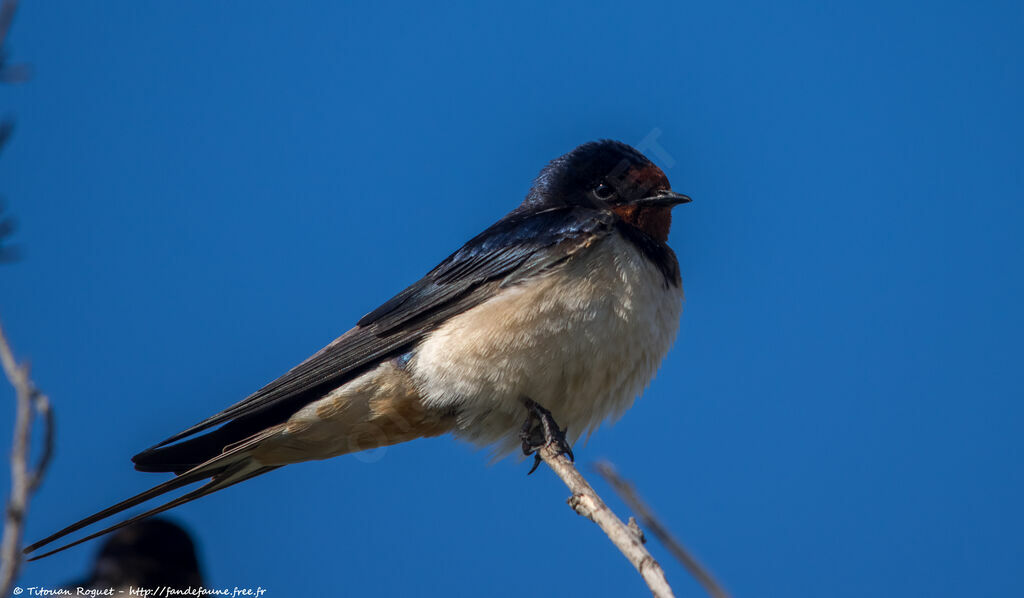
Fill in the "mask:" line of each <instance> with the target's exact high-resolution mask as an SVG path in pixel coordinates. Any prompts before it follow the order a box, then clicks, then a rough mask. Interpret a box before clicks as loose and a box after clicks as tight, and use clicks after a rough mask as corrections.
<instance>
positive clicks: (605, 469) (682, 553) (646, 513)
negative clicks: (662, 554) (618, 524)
mask: <svg viewBox="0 0 1024 598" xmlns="http://www.w3.org/2000/svg"><path fill="white" fill-rule="evenodd" d="M595 469H596V470H597V473H599V474H601V477H603V478H604V479H605V481H606V482H608V483H609V484H610V485H611V487H612V488H614V489H615V492H616V493H618V495H619V497H620V498H621V499H622V500H623V501H624V502H625V503H626V504H627V505H629V508H630V509H632V511H633V512H634V513H636V514H637V516H638V517H640V521H641V522H642V523H643V526H644V527H645V528H647V529H648V530H650V532H651V533H652V534H654V535H655V537H657V538H658V541H659V542H661V543H662V544H663V545H665V548H668V550H669V552H671V553H672V556H674V557H676V559H678V560H679V562H680V563H682V564H683V566H684V567H686V570H687V571H689V572H690V575H693V576H694V577H695V578H696V579H697V581H699V582H700V585H702V586H704V589H705V590H707V593H708V594H710V595H711V596H712V597H713V598H729V594H728V593H726V591H725V590H724V589H722V586H721V585H720V584H719V583H718V582H717V581H715V578H714V577H712V576H711V573H710V572H709V571H708V570H707V569H705V568H704V566H702V565H701V564H700V563H699V562H697V559H695V558H694V557H693V555H692V554H690V552H689V551H688V550H686V548H685V547H684V546H683V545H682V544H681V543H680V542H679V541H678V540H676V539H675V538H674V537H673V536H672V533H671V532H669V531H668V528H666V527H665V526H664V525H662V524H661V521H659V520H658V518H657V517H656V516H655V515H654V512H653V511H651V508H650V507H648V506H647V503H645V502H644V501H643V500H642V499H641V498H640V496H639V495H638V494H637V492H636V487H634V486H633V484H632V483H631V482H629V481H628V480H625V479H623V478H622V477H621V476H620V475H619V473H618V472H617V471H616V470H615V467H613V466H612V464H611V463H608V462H607V461H601V462H599V463H598V464H597V465H596V466H595Z"/></svg>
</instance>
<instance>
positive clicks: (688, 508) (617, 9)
mask: <svg viewBox="0 0 1024 598" xmlns="http://www.w3.org/2000/svg"><path fill="white" fill-rule="evenodd" d="M1022 25H1024V9H1022V7H1021V4H1020V3H1019V2H987V3H981V4H979V3H968V2H938V3H931V4H929V5H927V6H925V5H922V4H920V3H911V2H901V1H897V2H874V1H869V2H847V3H818V2H782V3H745V2H733V1H727V2H719V3H664V4H658V3H642V2H640V3H636V2H634V3H628V4H602V3H579V4H559V3H554V4H552V3H532V4H521V5H519V6H518V7H516V8H508V7H507V6H504V7H501V8H485V7H477V6H472V5H467V4H450V5H447V6H446V7H440V6H434V5H429V6H428V5H419V4H408V5H405V4H380V5H378V6H376V7H373V8H369V7H347V6H342V4H341V3H326V2H321V3H295V4H292V3H281V2H248V3H242V2H231V3H229V2H223V3H199V2H177V3H156V2H149V3H137V2H107V3H103V4H102V5H98V4H93V3H83V2H44V3H34V2H26V3H22V6H21V9H20V12H19V14H18V17H17V20H16V22H15V24H14V27H13V29H12V32H11V38H10V50H11V51H12V52H13V57H14V58H15V59H16V60H19V61H26V62H30V63H31V64H32V65H33V68H34V78H33V80H32V81H31V82H29V83H27V84H25V85H21V86H17V87H12V86H4V87H3V88H0V108H2V110H3V112H4V113H8V114H10V115H12V116H14V117H16V119H17V129H16V131H15V135H14V137H13V138H12V139H11V142H10V144H9V145H8V147H7V148H6V149H5V151H4V153H3V155H2V156H0V193H2V194H3V195H4V196H5V197H6V198H7V200H8V206H9V209H10V210H11V211H12V212H13V213H14V214H15V215H16V216H17V218H18V220H19V223H20V228H19V232H18V235H17V240H18V242H19V244H20V245H21V247H22V250H23V256H24V257H23V259H22V260H21V261H20V262H19V263H16V264H14V265H8V266H2V267H0V318H2V321H3V323H4V325H5V327H6V329H7V330H8V333H9V335H10V337H11V339H12V341H13V342H14V343H15V345H16V348H17V350H18V352H19V354H20V355H21V356H23V357H26V358H29V359H31V361H32V363H33V367H34V373H35V377H36V379H37V382H38V383H39V384H40V385H41V386H42V387H43V388H45V390H46V391H47V392H48V393H49V394H50V395H51V397H52V400H53V402H54V404H55V407H56V410H57V415H58V418H59V419H58V421H59V428H58V451H59V452H58V454H57V457H56V460H55V462H54V464H53V467H52V469H51V470H50V473H49V476H48V478H47V479H46V482H45V485H44V486H43V488H42V489H41V491H40V493H39V494H38V496H37V498H36V500H35V502H34V503H33V505H32V512H31V520H30V522H29V526H28V536H29V538H30V539H35V538H37V537H40V536H42V535H45V534H48V533H50V532H51V531H53V530H54V529H56V528H58V527H61V526H63V525H65V524H67V523H69V522H71V521H73V520H75V519H77V518H79V517H81V516H84V515H86V514H88V513H91V512H92V511H94V510H97V509H98V508H101V507H104V506H106V505H107V504H109V503H111V502H113V501H115V500H118V499H120V498H123V497H126V496H128V495H130V494H133V493H135V492H137V491H139V490H141V489H143V488H145V487H147V486H149V485H150V484H152V483H154V482H155V481H159V480H160V479H163V478H161V477H160V476H159V475H146V474H141V473H136V472H134V471H133V470H132V468H131V466H130V463H129V461H128V457H129V456H130V455H132V454H133V453H135V452H137V451H138V450H139V449H142V448H145V447H147V446H149V445H150V444H152V443H153V442H154V441H156V440H159V439H162V438H164V437H166V436H167V435H169V434H170V433H173V432H176V431H178V430H179V429H181V428H183V427H185V426H187V425H190V424H192V423H194V422H195V421H198V420H199V419H201V418H203V417H205V416H206V415H208V414H210V413H212V412H214V411H217V410H219V409H220V408H222V407H224V406H226V405H228V404H230V403H233V402H235V401H236V400H238V399H240V398H242V397H243V396H245V395H246V394H248V393H249V392H251V391H252V390H254V389H256V388H258V387H259V386H261V385H262V384H263V383H265V382H267V381H269V380H270V379H272V378H274V377H276V376H277V375H278V374H280V373H282V372H283V371H284V370H286V369H287V368H289V367H290V366H292V365H293V364H295V363H297V362H298V361H300V360H301V359H303V358H304V357H306V356H307V355H308V354H309V353H311V352H312V351H314V350H316V349H318V348H320V347H321V346H322V345H324V344H326V343H327V342H328V341H330V340H331V339H333V338H334V337H335V336H336V335H338V334H340V333H341V332H343V331H345V330H346V329H347V328H349V327H350V326H351V325H352V324H353V323H354V322H355V321H356V319H358V318H359V317H360V316H361V315H363V314H364V313H366V312H368V311H370V310H371V309H373V308H374V307H376V306H377V305H378V304H379V303H380V302H382V301H384V300H385V299H387V298H388V297H390V296H391V295H392V294H393V293H395V292H397V291H398V290H400V289H402V288H403V287H404V286H405V285H406V284H408V283H410V282H412V281H413V280H415V279H416V278H418V277H419V276H420V275H421V274H423V273H424V272H425V271H426V270H428V269H429V268H430V267H432V266H433V265H434V264H436V263H437V262H438V261H440V260H441V259H442V258H444V257H445V256H446V255H447V254H448V253H450V252H451V251H453V250H454V249H456V248H457V247H458V246H459V245H460V244H461V243H462V242H464V241H465V240H467V239H468V238H469V237H471V236H472V235H473V234H475V233H476V232H478V231H480V230H482V229H483V228H484V227H485V226H487V225H488V224H490V223H491V222H493V221H494V220H496V219H497V218H499V217H500V216H502V215H503V214H504V213H505V212H507V211H508V210H509V209H511V208H512V207H514V206H515V205H516V204H517V203H518V202H519V201H520V200H521V199H522V197H523V196H524V195H525V193H526V191H527V188H528V186H529V184H530V181H531V179H532V177H533V176H534V175H535V174H536V172H537V171H538V170H539V169H540V168H541V166H542V165H543V164H544V163H545V162H546V161H547V160H549V159H551V158H554V157H556V156H558V155H559V154H561V153H563V152H565V151H567V150H569V149H571V148H572V147H574V146H575V145H577V144H579V143H582V142H584V141H588V140H592V139H597V138H605V137H607V138H615V139H620V140H622V141H625V142H628V143H634V144H637V143H640V142H641V141H642V140H644V139H645V138H648V137H649V136H651V135H653V136H654V138H656V140H657V143H658V144H659V145H660V146H661V147H663V148H664V149H665V154H664V155H662V156H652V157H656V158H657V161H658V162H659V163H660V164H661V165H662V166H663V167H664V169H665V171H666V173H667V174H668V176H669V178H670V180H671V181H672V183H673V186H674V188H675V189H677V190H678V191H681V192H684V193H687V194H689V195H691V196H692V197H693V198H694V202H693V203H692V204H690V205H687V206H683V207H681V208H679V209H677V210H676V219H675V226H674V228H673V231H672V235H671V240H670V241H671V244H672V245H673V247H674V248H675V250H676V252H677V253H678V255H679V257H680V263H681V268H682V272H683V279H684V286H685V288H686V291H687V301H686V306H685V309H684V314H683V320H682V327H681V330H680V335H679V339H678V341H677V342H676V345H675V347H674V349H673V350H672V352H671V353H670V354H669V356H668V358H667V359H666V361H665V363H664V364H663V366H662V368H661V370H660V372H659V374H658V376H657V378H656V380H655V382H654V383H653V385H652V386H651V387H650V389H649V390H648V391H647V392H646V394H645V395H644V396H643V398H642V399H641V400H640V401H639V402H638V403H637V404H636V406H635V407H634V408H633V409H632V410H631V411H629V412H628V413H627V414H626V416H625V417H624V418H623V419H622V420H621V421H620V422H619V423H617V424H616V425H615V426H614V427H605V428H602V429H601V430H600V431H599V432H598V433H596V434H595V435H594V436H593V438H592V439H591V441H590V442H589V444H587V445H585V446H579V447H577V451H576V454H577V457H578V459H579V461H580V462H581V463H582V464H583V465H586V464H588V463H592V462H593V461H594V460H596V459H598V458H608V459H611V460H612V461H613V462H614V463H616V465H617V466H618V468H619V469H620V470H621V471H622V472H623V473H624V474H625V475H627V476H628V477H630V478H632V479H633V480H634V481H635V482H636V483H637V485H638V486H639V488H640V489H641V490H642V493H643V494H644V496H645V497H646V499H647V500H648V501H649V502H650V503H651V504H652V505H653V506H654V507H655V509H656V510H657V511H658V512H659V513H660V514H661V515H662V516H663V518H664V520H665V522H666V523H667V524H668V525H669V526H670V527H671V528H672V529H673V530H675V531H676V532H677V533H678V535H679V536H680V537H681V538H682V539H683V540H684V541H685V542H686V543H687V544H688V545H689V546H690V547H691V548H692V550H693V551H694V552H695V553H696V554H697V555H698V556H699V557H700V558H701V560H703V561H704V562H705V563H706V564H707V565H708V566H709V567H710V568H711V569H712V570H713V571H714V572H715V573H716V574H717V576H718V577H720V578H721V580H722V581H723V583H724V584H725V585H726V586H727V587H728V588H729V589H730V590H731V591H732V592H733V593H734V594H735V595H736V596H823V595H827V596H864V595H893V596H896V595H899V596H964V595H972V596H1005V595H1010V594H1012V593H1013V592H1015V591H1019V588H1020V587H1021V585H1022V584H1024V572H1022V569H1021V566H1020V562H1019V559H1020V554H1021V551H1022V548H1024V547H1022V541H1021V538H1022V537H1024V515H1022V513H1021V509H1020V505H1022V504H1024V474H1022V467H1021V463H1022V460H1024V450H1022V448H1024V440H1022V434H1021V430H1022V428H1024V405H1022V401H1021V383H1022V379H1021V378H1022V377H1021V365H1020V364H1021V359H1022V358H1024V354H1022V353H1024V352H1022V348H1021V340H1020V339H1021V338H1022V333H1024V330H1022V329H1024V325H1022V324H1024V322H1022V317H1021V311H1020V303H1021V300H1022V297H1024V276H1022V272H1024V268H1022V267H1021V262H1022V258H1024V245H1022V243H1021V240H1020V231H1021V225H1022V216H1024V202H1022V200H1024V180H1022V174H1021V173H1022V168H1021V166H1022V164H1021V158H1022V147H1021V145H1022V141H1021V140H1022V139H1024V117H1022V110H1021V106H1024V80H1022V74H1021V73H1022V72H1024V68H1022V67H1024V64H1022V62H1024V61H1022V59H1024V41H1022V40H1024V27H1022ZM10 398H11V393H10V392H9V390H8V389H6V388H4V389H2V390H0V399H2V400H3V401H4V402H5V403H7V404H8V407H7V408H6V410H7V412H8V413H13V408H12V407H10V402H9V400H10ZM5 421H7V420H5ZM8 428H9V426H6V425H5V426H0V443H2V444H3V445H4V446H7V444H8V443H9V430H8ZM526 470H527V465H526V464H524V463H519V462H516V461H514V460H507V461H504V462H501V463H499V464H497V465H493V466H489V465H488V458H487V454H486V453H485V452H481V451H474V450H473V449H472V448H471V447H469V446H467V445H464V444H462V443H459V442H456V441H454V440H451V439H449V438H442V439H433V440H425V441H419V442H415V443H412V444H408V445H403V446H398V447H393V448H390V449H388V450H387V451H386V452H384V453H378V454H375V455H373V456H372V458H354V457H346V458H340V459H335V460H332V461H326V462H318V463H311V464H303V465H299V466H294V467H289V468H286V469H284V470H279V471H277V472H275V473H273V474H271V475H268V476H264V477H263V478H260V479H257V480H253V481H251V482H248V483H246V484H245V485H242V486H238V487H235V488H232V489H229V490H227V491H225V492H223V493H220V494H218V495H216V496H213V497H209V498H207V499H205V500H203V501H200V502H198V503H193V504H192V505H188V506H186V507H184V508H181V509H179V510H177V511H175V512H174V517H175V518H176V520H177V521H179V522H182V523H184V524H186V525H187V526H189V527H190V529H192V530H193V531H194V532H196V534H197V536H198V539H197V541H198V543H199V545H200V549H201V553H202V558H203V561H204V563H205V568H206V572H207V576H208V578H209V580H210V583H211V585H213V586H218V587H219V586H224V585H239V586H250V587H254V586H262V587H264V588H268V589H269V590H270V593H268V596H269V597H271V598H273V597H274V596H297V595H309V594H311V593H312V594H313V595H318V594H321V593H323V592H326V591H331V592H332V593H338V594H340V595H364V594H372V595H383V596H398V595H408V594H417V595H424V596H432V595H438V596H441V595H443V596H475V595H481V594H487V595H491V596H521V595H524V594H531V593H541V594H552V595H559V594H561V595H584V594H587V593H589V594H593V595H642V594H643V593H644V591H645V590H644V588H643V585H642V583H641V581H640V579H639V577H638V576H637V575H636V574H635V572H634V571H632V570H631V568H630V567H629V566H628V564H627V563H626V561H625V560H624V559H622V557H621V556H620V555H619V554H618V553H617V552H616V551H615V550H614V549H613V548H612V547H611V545H610V544H608V543H607V542H606V541H605V539H604V537H603V536H601V535H600V533H599V531H598V530H597V528H596V527H594V526H593V525H592V524H590V523H589V522H586V521H584V520H583V519H581V518H578V517H576V516H575V515H574V514H572V512H571V511H569V509H568V508H567V507H566V505H565V498H566V497H567V496H568V492H567V490H566V489H565V488H564V487H563V486H562V485H561V483H560V482H559V481H558V480H557V479H556V478H555V477H554V476H553V475H552V474H551V473H550V472H547V471H542V472H540V473H538V474H535V475H534V476H531V477H530V478H527V477H526ZM6 484H7V482H6V480H5V481H4V482H2V483H0V490H4V491H6V488H7V486H6ZM598 489H599V491H602V492H603V493H604V494H605V495H606V497H608V498H609V500H610V502H611V503H612V505H613V507H614V508H616V509H617V510H618V512H619V513H622V514H625V510H624V507H623V506H622V505H621V504H620V503H619V502H618V501H616V500H613V499H612V496H611V491H610V490H609V489H608V488H607V487H605V486H603V485H600V484H599V485H598ZM97 547H98V544H96V543H93V544H91V545H86V546H83V547H79V548H78V549H75V550H73V551H70V552H68V553H65V554H63V555H61V556H59V557H55V558H52V559H48V560H44V561H42V562H38V563H33V564H30V565H28V566H27V567H26V568H25V570H24V574H23V578H22V583H23V585H52V584H57V583H60V582H63V581H68V580H70V579H72V578H75V577H78V576H80V575H81V574H82V573H83V572H84V570H85V569H86V567H87V565H88V562H89V560H90V559H91V558H92V554H93V552H94V551H95V550H96V548H97ZM652 550H653V551H654V553H655V555H656V556H659V557H661V558H662V563H663V564H664V565H665V567H666V570H667V574H668V577H669V580H670V582H672V583H673V585H674V586H675V587H676V589H677V593H678V594H679V595H682V596H692V595H699V592H700V590H699V588H698V587H697V586H696V584H695V583H694V582H693V581H692V580H691V579H690V578H689V577H688V576H687V575H686V573H685V572H684V571H683V570H682V569H681V567H680V566H679V565H677V564H675V563H674V562H672V561H671V560H670V559H669V558H668V556H667V554H666V553H665V551H664V550H662V549H661V547H660V546H657V545H653V546H652Z"/></svg>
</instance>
